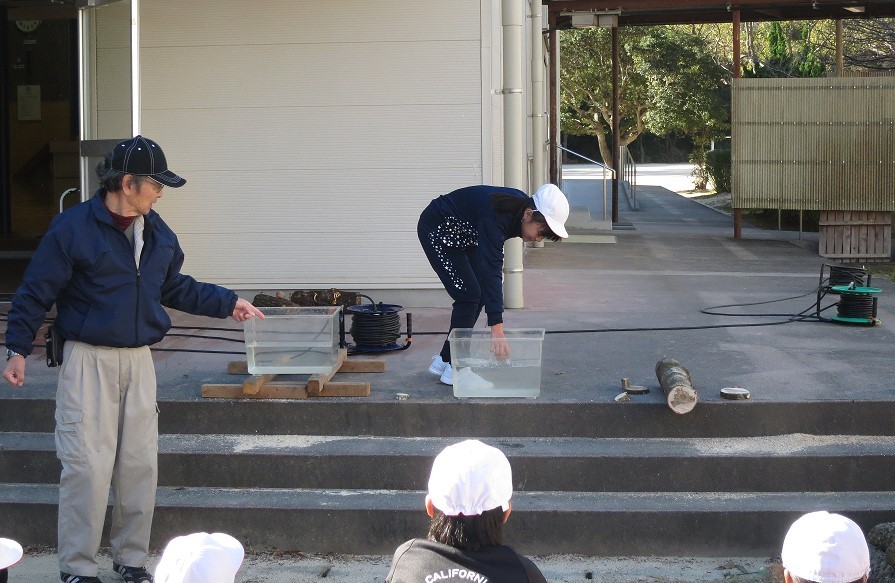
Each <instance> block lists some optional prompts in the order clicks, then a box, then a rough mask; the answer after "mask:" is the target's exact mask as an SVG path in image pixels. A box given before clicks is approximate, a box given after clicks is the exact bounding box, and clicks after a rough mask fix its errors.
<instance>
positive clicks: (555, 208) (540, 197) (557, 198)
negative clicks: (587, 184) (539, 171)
mask: <svg viewBox="0 0 895 583" xmlns="http://www.w3.org/2000/svg"><path fill="white" fill-rule="evenodd" d="M532 198H533V199H534V202H535V207H536V208H537V209H538V210H539V211H540V213H541V214H542V215H544V218H545V219H547V226H548V227H550V230H551V231H553V232H554V233H556V234H557V235H559V236H560V237H562V238H563V239H566V238H568V236H569V232H568V231H566V221H567V220H569V201H568V200H567V199H566V195H564V194H563V193H562V191H561V190H560V189H559V188H558V187H557V186H556V185H555V184H544V185H542V186H541V187H540V188H538V189H537V190H536V191H535V194H534V196H533V197H532Z"/></svg>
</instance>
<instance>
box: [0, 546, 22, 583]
mask: <svg viewBox="0 0 895 583" xmlns="http://www.w3.org/2000/svg"><path fill="white" fill-rule="evenodd" d="M23 554H24V550H23V549H22V545H20V544H19V543H17V542H16V541H14V540H12V539H9V538H0V583H6V582H7V580H9V568H10V567H12V566H13V565H15V564H16V563H18V562H19V561H20V560H21V559H22V555H23Z"/></svg>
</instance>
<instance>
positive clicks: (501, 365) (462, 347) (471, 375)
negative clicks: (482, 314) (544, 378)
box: [448, 328, 544, 399]
mask: <svg viewBox="0 0 895 583" xmlns="http://www.w3.org/2000/svg"><path fill="white" fill-rule="evenodd" d="M503 332H504V335H505V336H506V338H507V344H508V345H509V347H510V357H509V358H508V359H506V360H498V359H497V358H496V357H495V356H494V354H492V353H491V331H490V330H489V329H474V328H455V329H453V330H451V333H450V335H448V341H449V342H450V344H451V366H452V367H453V375H454V396H455V397H528V398H531V399H533V398H535V397H537V396H538V395H540V394H541V349H542V347H543V344H544V329H543V328H520V329H505V330H504V331H503Z"/></svg>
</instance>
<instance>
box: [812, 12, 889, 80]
mask: <svg viewBox="0 0 895 583" xmlns="http://www.w3.org/2000/svg"><path fill="white" fill-rule="evenodd" d="M843 37H844V41H843V44H844V45H845V50H844V51H843V52H844V53H845V55H844V60H845V65H846V67H849V68H851V69H857V70H865V71H891V70H893V69H895V18H871V19H854V20H846V21H844V24H843ZM831 46H832V43H830V44H829V45H828V49H829V50H835V49H832V48H830V47H831Z"/></svg>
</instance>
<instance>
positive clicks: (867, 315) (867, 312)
mask: <svg viewBox="0 0 895 583" xmlns="http://www.w3.org/2000/svg"><path fill="white" fill-rule="evenodd" d="M875 304H876V298H874V297H873V296H869V295H863V294H843V295H842V297H840V298H839V308H838V310H836V312H837V315H838V316H839V317H840V318H860V319H864V320H872V319H874V318H875V317H876V305H875Z"/></svg>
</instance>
